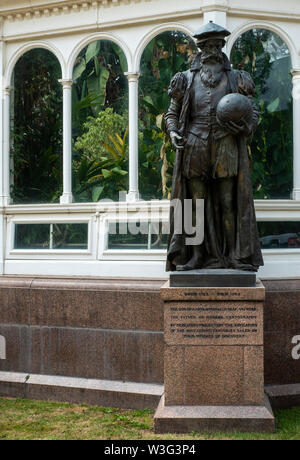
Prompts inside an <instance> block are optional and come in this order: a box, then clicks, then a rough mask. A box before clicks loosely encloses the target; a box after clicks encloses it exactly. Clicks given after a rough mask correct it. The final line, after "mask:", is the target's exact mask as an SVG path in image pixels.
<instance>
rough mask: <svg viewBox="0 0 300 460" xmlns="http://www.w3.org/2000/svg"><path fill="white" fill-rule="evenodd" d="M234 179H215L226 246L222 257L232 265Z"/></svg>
mask: <svg viewBox="0 0 300 460" xmlns="http://www.w3.org/2000/svg"><path fill="white" fill-rule="evenodd" d="M235 187H236V178H235V177H230V178H226V179H217V190H218V200H219V206H220V211H221V216H222V217H221V218H222V226H223V232H224V236H225V244H226V246H225V247H224V248H223V255H224V256H225V259H227V260H228V265H229V266H230V265H232V261H234V260H235V244H236V212H237V210H236V203H235V195H236V194H235Z"/></svg>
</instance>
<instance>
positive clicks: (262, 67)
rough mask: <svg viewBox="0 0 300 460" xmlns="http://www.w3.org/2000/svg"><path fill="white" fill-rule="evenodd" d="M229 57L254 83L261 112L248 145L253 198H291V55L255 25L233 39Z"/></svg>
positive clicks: (272, 35) (280, 41)
mask: <svg viewBox="0 0 300 460" xmlns="http://www.w3.org/2000/svg"><path fill="white" fill-rule="evenodd" d="M231 61H232V62H233V65H234V67H235V68H239V69H244V70H246V71H247V72H249V73H250V74H251V75H252V77H253V79H254V82H255V84H256V88H257V97H256V102H257V104H258V106H259V108H260V111H261V115H260V120H259V125H258V129H257V131H256V132H255V134H254V137H253V140H252V142H251V145H250V149H249V151H250V153H251V157H252V158H251V160H252V182H253V187H254V196H255V198H275V199H276V198H290V192H291V189H292V183H293V180H292V177H293V145H292V144H293V108H292V83H291V76H290V69H291V59H290V54H289V51H288V48H287V46H286V45H285V44H284V42H283V41H282V40H281V38H280V37H278V36H277V35H275V34H274V33H272V32H271V31H269V30H265V29H254V30H250V31H248V32H246V33H244V34H243V35H241V36H240V37H239V38H238V40H237V41H236V43H235V45H234V47H233V50H232V53H231Z"/></svg>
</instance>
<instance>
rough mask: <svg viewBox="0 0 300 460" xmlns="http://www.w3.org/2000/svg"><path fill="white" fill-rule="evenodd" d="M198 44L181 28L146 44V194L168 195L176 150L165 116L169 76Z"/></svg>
mask: <svg viewBox="0 0 300 460" xmlns="http://www.w3.org/2000/svg"><path fill="white" fill-rule="evenodd" d="M196 52H197V48H196V45H195V43H194V42H193V40H192V39H191V38H190V37H188V36H187V35H185V34H184V33H182V32H178V31H172V32H164V33H162V34H160V35H158V36H157V37H155V38H154V39H153V40H152V41H151V42H150V43H149V44H148V46H147V47H146V49H145V51H144V53H143V56H142V60H141V77H140V85H139V87H140V99H139V100H140V108H139V119H140V148H139V166H140V167H139V175H140V191H141V193H142V196H143V198H147V199H151V198H168V197H169V195H170V189H171V172H172V166H173V164H174V159H175V152H174V150H173V149H172V147H171V144H170V140H169V137H168V135H167V134H166V131H165V126H164V121H163V116H164V114H165V113H166V111H167V109H168V107H169V104H170V98H169V95H168V88H169V84H170V80H171V78H172V77H173V75H174V74H175V73H177V72H180V71H184V70H187V69H188V67H189V64H190V61H191V60H192V59H193V57H194V55H195V53H196Z"/></svg>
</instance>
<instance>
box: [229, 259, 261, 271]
mask: <svg viewBox="0 0 300 460" xmlns="http://www.w3.org/2000/svg"><path fill="white" fill-rule="evenodd" d="M230 268H233V269H235V270H244V271H249V272H257V270H258V267H256V266H254V265H251V264H247V263H244V262H242V261H240V260H231V264H230Z"/></svg>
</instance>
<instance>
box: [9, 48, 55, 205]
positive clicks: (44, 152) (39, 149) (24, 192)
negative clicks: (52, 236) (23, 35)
mask: <svg viewBox="0 0 300 460" xmlns="http://www.w3.org/2000/svg"><path fill="white" fill-rule="evenodd" d="M60 78H61V68H60V64H59V62H58V60H57V58H56V57H55V56H54V55H53V54H52V53H50V52H49V51H47V50H44V49H34V50H31V51H28V52H27V53H25V54H24V55H23V56H22V57H21V58H20V59H19V61H18V62H17V64H16V66H15V70H14V75H13V81H12V86H13V90H12V92H11V171H12V173H11V181H10V182H11V195H12V199H13V201H14V203H20V204H22V203H46V202H49V203H50V202H58V201H59V196H60V195H61V194H62V151H63V146H62V127H63V121H62V86H61V84H60V83H59V82H58V80H59V79H60Z"/></svg>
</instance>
